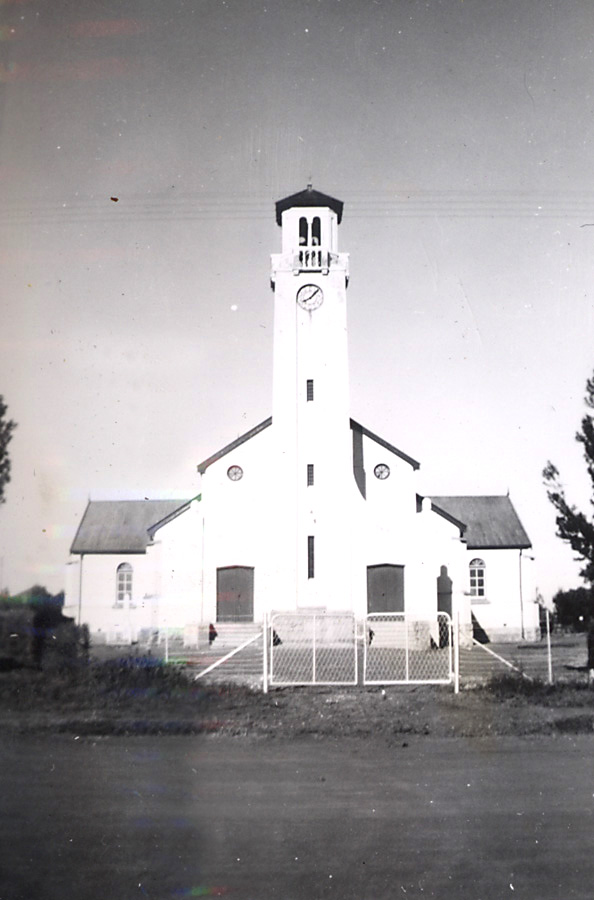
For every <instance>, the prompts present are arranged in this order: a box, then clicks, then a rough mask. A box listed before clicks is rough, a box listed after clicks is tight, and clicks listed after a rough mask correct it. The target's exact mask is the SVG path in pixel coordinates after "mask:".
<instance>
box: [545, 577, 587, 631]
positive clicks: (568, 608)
mask: <svg viewBox="0 0 594 900" xmlns="http://www.w3.org/2000/svg"><path fill="white" fill-rule="evenodd" d="M553 603H554V604H555V618H556V620H557V622H558V624H559V625H560V626H561V628H571V629H573V631H587V629H588V627H589V625H590V621H591V619H592V613H593V610H592V595H591V591H590V588H586V587H579V588H573V589H572V590H569V591H557V593H556V594H555V596H554V597H553Z"/></svg>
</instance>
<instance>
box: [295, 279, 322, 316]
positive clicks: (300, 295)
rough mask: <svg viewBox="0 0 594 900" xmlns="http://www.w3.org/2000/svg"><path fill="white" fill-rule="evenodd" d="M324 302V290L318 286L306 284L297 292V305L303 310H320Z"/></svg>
mask: <svg viewBox="0 0 594 900" xmlns="http://www.w3.org/2000/svg"><path fill="white" fill-rule="evenodd" d="M323 302H324V294H323V292H322V288H320V287H318V286H317V284H304V285H303V287H301V288H299V290H298V291H297V303H298V304H299V306H300V307H301V309H308V310H312V309H318V307H320V306H321V305H322V303H323Z"/></svg>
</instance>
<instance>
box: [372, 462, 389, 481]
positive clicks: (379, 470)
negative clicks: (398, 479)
mask: <svg viewBox="0 0 594 900" xmlns="http://www.w3.org/2000/svg"><path fill="white" fill-rule="evenodd" d="M373 474H374V475H375V477H376V478H379V479H380V481H384V479H385V478H387V477H388V476H389V474H390V466H387V465H386V464H385V463H379V464H378V465H377V466H376V467H375V469H374V470H373Z"/></svg>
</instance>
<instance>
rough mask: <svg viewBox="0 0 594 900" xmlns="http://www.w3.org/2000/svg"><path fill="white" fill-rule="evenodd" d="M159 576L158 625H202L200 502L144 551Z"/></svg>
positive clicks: (179, 627)
mask: <svg viewBox="0 0 594 900" xmlns="http://www.w3.org/2000/svg"><path fill="white" fill-rule="evenodd" d="M147 556H148V558H149V560H150V561H152V563H153V564H154V567H155V570H156V572H157V573H158V576H157V578H156V582H155V591H156V596H157V605H158V609H159V625H160V627H163V628H165V627H167V628H178V629H181V628H184V629H185V628H186V627H188V626H195V625H197V624H198V623H200V622H201V621H202V580H201V576H202V509H201V503H200V501H199V500H193V501H192V503H191V504H190V506H189V508H188V509H187V510H185V511H184V512H182V513H181V514H180V515H178V516H177V517H176V518H174V519H172V520H171V521H170V522H168V523H167V524H166V525H164V526H163V527H162V528H160V529H159V530H158V531H157V532H156V533H155V534H154V538H153V544H152V545H150V546H149V547H148V549H147Z"/></svg>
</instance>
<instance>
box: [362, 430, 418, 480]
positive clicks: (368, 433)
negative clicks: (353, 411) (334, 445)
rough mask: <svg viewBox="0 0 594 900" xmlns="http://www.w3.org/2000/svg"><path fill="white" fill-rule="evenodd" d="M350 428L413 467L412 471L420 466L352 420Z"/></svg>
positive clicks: (410, 457)
mask: <svg viewBox="0 0 594 900" xmlns="http://www.w3.org/2000/svg"><path fill="white" fill-rule="evenodd" d="M350 422H351V428H353V429H357V430H358V431H360V432H361V433H362V434H365V435H367V437H369V438H371V440H372V441H375V442H376V444H380V445H381V446H382V447H385V448H386V450H389V451H390V452H391V453H395V454H396V456H399V457H400V459H403V460H404V462H407V463H408V464H409V465H411V466H412V467H413V469H419V468H420V467H421V464H420V463H419V462H417V461H416V459H413V458H412V456H407V454H406V453H403V452H402V450H399V449H398V447H395V446H394V445H393V444H390V443H389V442H388V441H385V440H384V439H383V438H381V437H379V435H377V434H374V433H373V431H369V429H368V428H364V427H363V425H360V424H359V423H358V422H355V420H354V419H351V420H350Z"/></svg>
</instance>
